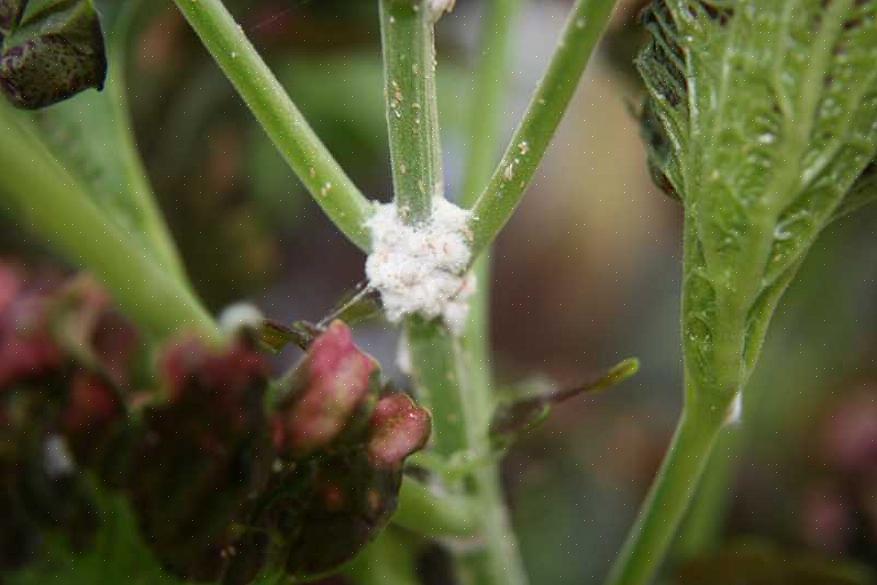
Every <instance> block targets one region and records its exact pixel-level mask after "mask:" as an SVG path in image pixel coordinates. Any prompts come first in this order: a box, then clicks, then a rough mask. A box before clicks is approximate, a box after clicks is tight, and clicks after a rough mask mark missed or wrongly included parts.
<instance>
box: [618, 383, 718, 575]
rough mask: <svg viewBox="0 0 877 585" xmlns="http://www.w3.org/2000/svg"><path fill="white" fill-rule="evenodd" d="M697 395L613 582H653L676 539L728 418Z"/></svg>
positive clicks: (687, 408)
mask: <svg viewBox="0 0 877 585" xmlns="http://www.w3.org/2000/svg"><path fill="white" fill-rule="evenodd" d="M693 396H696V393H695V392H689V393H688V398H689V400H688V402H687V404H686V406H685V408H684V409H683V411H682V416H681V418H680V420H679V426H678V427H677V428H676V433H675V435H674V437H673V441H672V443H671V445H670V449H669V450H668V452H667V455H666V456H665V458H664V462H663V463H662V465H661V469H660V470H659V471H658V475H657V477H656V478H655V481H654V483H653V484H652V487H651V489H650V490H649V494H648V496H647V497H646V500H645V502H644V503H643V505H642V508H641V509H640V514H639V517H638V518H637V521H636V524H635V525H634V526H633V528H632V529H631V531H630V533H629V535H628V538H627V541H626V543H625V545H624V548H623V549H622V551H621V553H620V554H619V556H618V558H617V559H616V560H615V564H614V565H613V567H612V571H611V572H610V574H609V577H608V579H607V581H606V583H607V585H646V584H647V583H650V582H651V580H652V579H653V578H654V576H655V574H656V573H657V571H658V569H659V568H660V566H661V563H662V561H663V559H664V557H665V555H666V554H667V550H668V549H669V547H670V545H671V544H672V542H673V537H674V536H675V534H676V529H677V528H678V526H679V523H680V522H681V520H682V518H683V516H684V515H685V512H686V510H687V508H688V504H689V502H690V500H691V498H692V496H693V495H694V493H695V490H696V489H697V486H698V482H699V480H700V478H701V476H702V475H703V471H704V468H705V467H706V465H707V462H708V460H709V456H710V454H711V452H712V450H713V447H714V446H715V443H716V439H717V437H718V435H719V432H720V431H721V430H722V427H723V425H724V422H725V412H726V411H725V410H724V409H715V408H712V407H711V406H709V405H706V404H704V403H701V402H696V401H695V400H693V399H692V397H693Z"/></svg>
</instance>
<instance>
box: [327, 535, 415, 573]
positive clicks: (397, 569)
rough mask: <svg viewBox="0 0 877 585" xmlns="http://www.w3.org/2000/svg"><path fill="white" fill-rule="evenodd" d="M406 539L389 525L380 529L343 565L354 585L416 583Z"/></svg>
mask: <svg viewBox="0 0 877 585" xmlns="http://www.w3.org/2000/svg"><path fill="white" fill-rule="evenodd" d="M411 548H412V547H411V542H410V538H409V537H408V536H407V535H405V534H402V533H401V532H399V531H397V530H395V529H393V528H392V527H390V528H387V529H386V530H384V531H383V532H382V533H381V534H380V535H379V536H378V537H377V538H376V539H375V540H374V542H372V543H371V544H370V545H368V547H367V548H366V549H365V550H363V551H362V552H361V553H359V555H358V556H357V557H356V558H355V559H354V560H353V561H351V562H350V564H348V565H347V566H346V567H345V568H344V574H345V575H346V576H347V577H348V578H349V579H351V580H352V581H353V582H354V583H356V584H357V585H419V583H420V580H419V579H418V578H417V563H416V561H415V556H414V552H413V551H412V550H411Z"/></svg>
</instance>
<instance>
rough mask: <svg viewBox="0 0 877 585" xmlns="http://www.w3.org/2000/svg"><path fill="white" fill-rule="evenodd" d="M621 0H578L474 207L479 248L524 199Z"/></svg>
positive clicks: (489, 239) (474, 223)
mask: <svg viewBox="0 0 877 585" xmlns="http://www.w3.org/2000/svg"><path fill="white" fill-rule="evenodd" d="M614 4H615V0H577V1H576V4H575V6H574V7H573V9H572V13H571V14H570V16H569V19H568V20H567V23H566V26H565V28H564V30H563V33H562V36H561V39H560V43H559V44H558V46H557V49H556V51H555V53H554V56H553V57H552V58H551V63H550V64H549V66H548V71H547V72H546V74H545V76H544V77H543V78H542V81H541V82H540V83H539V87H538V88H537V89H536V92H535V94H534V95H533V98H532V101H531V102H530V106H529V108H528V109H527V113H526V114H525V116H524V119H523V121H522V122H521V125H520V126H519V127H518V129H517V131H516V132H515V134H514V136H513V138H512V140H511V143H510V144H509V146H508V148H507V149H506V151H505V154H504V155H503V157H502V160H501V161H500V163H499V166H498V167H497V168H496V170H495V171H494V173H493V177H492V178H491V180H490V184H489V185H488V186H487V189H486V190H485V191H484V192H483V193H482V194H481V196H480V197H479V198H478V201H477V202H476V203H475V206H474V207H473V219H472V231H473V233H474V249H475V252H476V253H477V252H480V251H481V250H483V249H484V248H486V247H487V245H488V244H490V243H491V242H492V241H493V240H494V238H496V236H497V234H499V232H500V230H501V229H502V228H503V226H504V225H505V224H506V222H508V220H509V219H510V218H511V216H512V214H513V213H514V211H515V209H516V208H517V206H518V204H519V203H520V202H521V198H522V197H523V195H524V191H525V190H526V188H527V186H528V185H529V184H530V181H531V180H532V178H533V175H534V174H535V172H536V169H537V168H538V166H539V163H540V162H541V161H542V158H543V156H544V155H545V151H546V150H547V149H548V145H549V144H550V142H551V139H552V138H553V137H554V133H555V132H556V130H557V126H558V125H559V124H560V120H561V119H562V118H563V115H564V113H565V112H566V109H567V107H568V106H569V102H570V100H571V99H572V96H573V94H574V93H575V90H576V87H578V83H579V80H580V79H581V76H582V73H583V72H584V70H585V66H586V65H587V64H588V60H589V59H590V57H591V53H592V52H593V50H594V47H595V46H596V44H597V41H598V39H599V38H600V34H601V33H602V31H603V28H604V27H605V25H606V23H607V21H608V20H609V15H610V14H611V12H612V7H613V5H614Z"/></svg>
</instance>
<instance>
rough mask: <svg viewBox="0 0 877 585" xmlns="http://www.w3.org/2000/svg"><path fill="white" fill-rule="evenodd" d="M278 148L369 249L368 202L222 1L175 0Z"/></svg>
mask: <svg viewBox="0 0 877 585" xmlns="http://www.w3.org/2000/svg"><path fill="white" fill-rule="evenodd" d="M175 2H176V4H177V7H178V8H179V9H180V12H182V13H183V15H184V16H185V17H186V20H187V21H188V22H189V24H190V25H191V26H192V28H193V29H194V30H195V32H196V33H197V34H198V36H199V37H200V38H201V41H202V42H203V43H204V46H205V47H207V50H208V51H209V52H210V54H211V55H213V58H214V59H215V60H216V62H217V64H219V66H220V68H221V69H222V71H223V72H224V73H225V75H226V76H227V77H228V79H229V80H230V81H231V82H232V84H233V85H234V86H235V88H236V89H237V91H238V93H240V95H241V97H243V99H244V101H245V102H246V103H247V105H248V106H249V107H250V110H251V111H252V112H253V115H255V116H256V119H257V120H258V121H259V123H260V124H261V125H262V127H263V128H264V129H265V132H266V133H267V134H268V136H269V137H270V138H271V140H272V141H273V142H274V145H275V146H276V147H277V149H278V150H279V151H280V153H281V154H282V155H283V157H284V158H285V159H286V162H287V163H289V166H290V167H292V170H293V171H295V173H296V175H298V178H299V179H300V180H301V181H302V183H304V185H305V187H307V189H308V191H310V193H311V195H312V196H313V197H314V199H315V200H316V202H317V204H319V206H320V207H322V208H323V211H325V212H326V215H328V216H329V218H330V219H331V220H332V222H333V223H334V224H335V225H336V226H337V227H338V229H340V230H341V231H342V232H343V233H344V235H346V236H347V237H348V238H349V239H350V240H351V241H352V242H353V243H354V244H356V245H357V246H359V247H360V248H361V249H363V250H367V249H368V247H369V234H368V230H367V229H366V227H365V225H364V223H365V220H366V219H367V218H368V216H369V214H370V213H371V205H370V203H369V201H368V200H367V199H366V198H365V197H364V196H363V195H362V193H360V191H359V189H357V187H356V185H354V184H353V182H352V181H351V180H350V179H349V178H348V177H347V175H346V174H345V173H344V171H343V170H342V169H341V167H340V166H339V165H338V163H337V162H336V161H335V159H334V158H333V157H332V155H331V154H330V153H329V151H328V150H327V149H326V147H325V145H323V143H322V142H321V141H320V139H319V137H317V135H316V134H315V133H314V131H313V130H312V129H311V127H310V126H309V125H308V123H307V121H306V120H305V119H304V116H302V114H301V112H300V111H299V110H298V108H297V107H296V106H295V104H294V103H293V102H292V100H291V99H290V98H289V95H288V94H287V93H286V91H284V89H283V87H282V86H281V85H280V82H279V81H278V80H277V78H276V77H275V76H274V74H273V73H272V72H271V70H270V69H269V68H268V66H267V65H266V64H265V62H264V61H263V60H262V57H260V56H259V54H258V52H257V51H256V49H255V48H254V47H253V45H252V44H251V43H250V41H249V40H248V39H247V36H246V34H244V31H243V29H242V28H241V27H240V26H239V25H238V24H237V23H236V22H235V20H234V18H233V17H232V15H231V14H229V12H228V10H227V9H226V8H225V6H224V5H223V3H222V1H221V0H175Z"/></svg>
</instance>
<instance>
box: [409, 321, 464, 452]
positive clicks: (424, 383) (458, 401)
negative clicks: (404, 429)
mask: <svg viewBox="0 0 877 585" xmlns="http://www.w3.org/2000/svg"><path fill="white" fill-rule="evenodd" d="M405 332H406V338H407V342H408V349H409V352H410V355H411V365H412V377H413V378H414V382H415V385H416V387H417V389H418V391H419V395H418V396H419V398H420V401H421V402H422V403H423V405H424V406H426V407H427V408H428V409H429V410H430V411H431V412H432V436H433V439H432V441H433V446H434V448H435V450H436V452H438V453H439V454H441V455H444V456H446V457H449V456H451V455H454V454H456V453H459V452H462V451H465V450H466V448H467V447H468V445H469V440H468V436H467V432H468V425H469V422H470V421H468V420H466V409H465V405H464V402H463V389H462V378H461V369H460V364H459V363H458V355H457V353H458V351H459V344H458V343H457V341H456V340H455V339H454V337H453V335H451V333H450V332H449V331H448V329H447V327H445V326H444V325H442V324H441V323H440V322H438V321H436V320H433V321H427V320H425V319H423V318H422V317H418V316H413V317H409V318H408V319H407V321H406V327H405Z"/></svg>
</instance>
